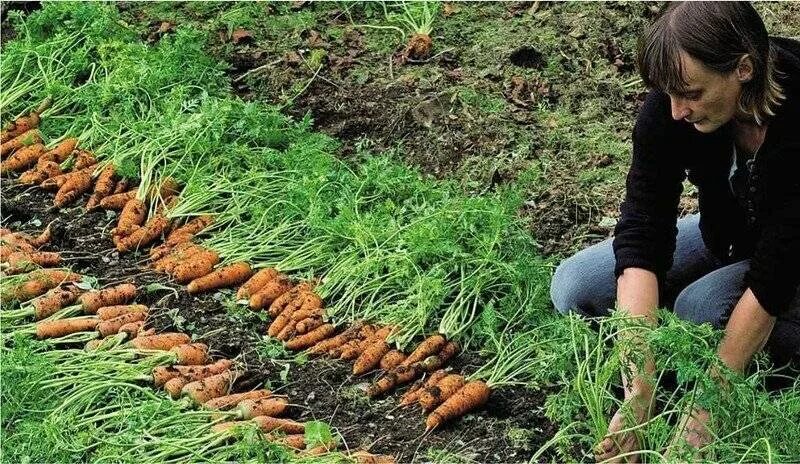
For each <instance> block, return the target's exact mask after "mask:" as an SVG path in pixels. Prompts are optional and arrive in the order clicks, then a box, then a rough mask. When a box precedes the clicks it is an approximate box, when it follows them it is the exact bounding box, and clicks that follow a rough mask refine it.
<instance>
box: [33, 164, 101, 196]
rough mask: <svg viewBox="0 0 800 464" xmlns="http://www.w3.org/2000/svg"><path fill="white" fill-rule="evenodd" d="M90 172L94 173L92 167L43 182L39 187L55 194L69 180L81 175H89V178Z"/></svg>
mask: <svg viewBox="0 0 800 464" xmlns="http://www.w3.org/2000/svg"><path fill="white" fill-rule="evenodd" d="M92 171H94V166H89V167H87V168H84V169H78V170H75V171H71V172H67V173H64V174H61V175H58V176H55V177H51V178H49V179H47V180H45V181H43V182H42V183H41V184H39V187H41V188H43V189H44V190H48V191H51V192H57V191H58V190H60V189H61V187H63V186H64V184H66V183H67V182H69V181H70V179H72V178H74V177H78V176H82V175H83V174H89V177H90V178H91V174H92Z"/></svg>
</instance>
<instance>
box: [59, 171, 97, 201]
mask: <svg viewBox="0 0 800 464" xmlns="http://www.w3.org/2000/svg"><path fill="white" fill-rule="evenodd" d="M90 188H92V175H91V173H89V172H86V171H79V172H77V173H76V174H75V175H74V176H72V177H70V178H69V179H67V181H66V182H64V185H62V186H61V188H60V189H58V192H57V193H56V197H55V199H54V200H53V206H55V207H56V208H61V207H64V206H66V205H68V204H70V203H72V202H73V201H75V200H77V199H78V197H80V196H81V195H83V194H84V193H86V192H88V191H89V189H90Z"/></svg>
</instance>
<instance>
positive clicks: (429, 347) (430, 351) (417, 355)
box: [403, 334, 447, 366]
mask: <svg viewBox="0 0 800 464" xmlns="http://www.w3.org/2000/svg"><path fill="white" fill-rule="evenodd" d="M445 343H447V340H445V338H444V335H442V334H435V335H431V336H430V337H428V338H426V339H425V340H424V341H423V342H422V343H420V344H419V345H418V346H417V349H415V350H414V351H413V352H412V353H411V354H410V355H409V356H408V358H406V360H405V361H403V365H404V366H409V365H411V364H414V363H416V362H419V361H422V360H423V359H425V358H427V357H428V356H432V355H434V354H436V353H438V352H439V351H441V350H442V348H443V347H444V345H445Z"/></svg>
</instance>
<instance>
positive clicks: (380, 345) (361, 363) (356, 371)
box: [353, 339, 389, 375]
mask: <svg viewBox="0 0 800 464" xmlns="http://www.w3.org/2000/svg"><path fill="white" fill-rule="evenodd" d="M388 352H389V345H388V344H387V343H386V340H385V339H381V340H377V341H374V342H373V343H372V344H370V345H369V346H367V347H366V348H365V349H364V351H363V352H362V353H361V354H360V355H359V356H358V359H356V362H355V364H353V375H361V374H364V373H366V372H369V371H371V370H373V369H375V368H376V367H377V366H378V364H380V362H381V358H383V356H384V355H385V354H386V353H388Z"/></svg>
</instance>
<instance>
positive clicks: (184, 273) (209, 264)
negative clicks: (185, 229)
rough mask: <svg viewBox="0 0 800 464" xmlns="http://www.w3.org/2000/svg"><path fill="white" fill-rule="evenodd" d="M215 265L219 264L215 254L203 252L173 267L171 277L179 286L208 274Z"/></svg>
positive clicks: (207, 251) (208, 251)
mask: <svg viewBox="0 0 800 464" xmlns="http://www.w3.org/2000/svg"><path fill="white" fill-rule="evenodd" d="M217 263H219V255H218V254H217V252H215V251H213V250H203V251H201V252H200V253H197V254H195V255H192V256H191V257H190V258H187V259H186V260H185V262H184V263H182V264H179V265H177V266H175V269H173V270H172V277H173V278H174V279H175V281H176V282H178V283H179V284H186V283H189V282H191V281H192V280H194V279H196V278H198V277H202V276H204V275H206V274H209V273H210V272H211V271H212V270H213V269H214V266H215V265H216V264H217Z"/></svg>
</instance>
